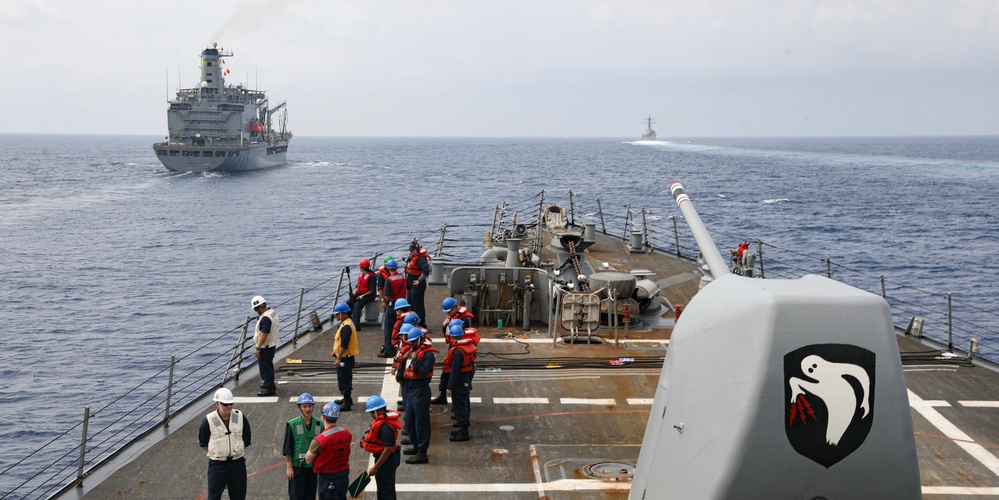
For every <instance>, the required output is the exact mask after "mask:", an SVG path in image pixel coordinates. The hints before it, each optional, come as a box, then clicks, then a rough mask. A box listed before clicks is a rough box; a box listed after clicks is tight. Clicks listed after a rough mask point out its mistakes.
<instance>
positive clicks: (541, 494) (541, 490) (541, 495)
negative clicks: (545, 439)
mask: <svg viewBox="0 0 999 500" xmlns="http://www.w3.org/2000/svg"><path fill="white" fill-rule="evenodd" d="M538 462H539V459H538V450H537V448H535V447H534V445H533V444H532V445H531V467H532V468H533V469H534V488H535V489H536V490H537V491H538V499H539V500H545V486H544V483H543V482H542V481H541V465H540V464H539V463H538Z"/></svg>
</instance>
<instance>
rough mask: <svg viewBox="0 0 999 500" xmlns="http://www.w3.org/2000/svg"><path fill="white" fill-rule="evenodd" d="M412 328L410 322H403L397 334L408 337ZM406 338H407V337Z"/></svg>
mask: <svg viewBox="0 0 999 500" xmlns="http://www.w3.org/2000/svg"><path fill="white" fill-rule="evenodd" d="M412 329H413V325H412V324H411V323H403V324H402V326H400V327H399V335H402V336H403V337H409V332H410V330H412ZM406 340H409V339H408V338H407V339H406Z"/></svg>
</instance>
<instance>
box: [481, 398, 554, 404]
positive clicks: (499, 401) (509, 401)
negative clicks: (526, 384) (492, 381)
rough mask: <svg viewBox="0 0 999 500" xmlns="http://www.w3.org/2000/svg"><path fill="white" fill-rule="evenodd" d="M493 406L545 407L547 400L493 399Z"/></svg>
mask: <svg viewBox="0 0 999 500" xmlns="http://www.w3.org/2000/svg"><path fill="white" fill-rule="evenodd" d="M493 404H498V405H517V404H525V405H546V404H548V398H493Z"/></svg>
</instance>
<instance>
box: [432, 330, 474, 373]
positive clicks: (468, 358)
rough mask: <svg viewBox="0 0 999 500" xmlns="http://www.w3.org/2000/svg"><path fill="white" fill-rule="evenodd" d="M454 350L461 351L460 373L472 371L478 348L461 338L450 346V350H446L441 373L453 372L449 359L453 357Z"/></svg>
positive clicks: (468, 340)
mask: <svg viewBox="0 0 999 500" xmlns="http://www.w3.org/2000/svg"><path fill="white" fill-rule="evenodd" d="M455 349H461V373H468V372H470V371H472V370H474V369H475V358H476V353H477V351H478V348H477V347H476V346H475V344H474V343H472V341H471V340H470V339H464V338H463V339H461V340H458V341H456V342H455V343H454V344H451V349H448V351H447V356H445V357H444V367H443V368H441V371H443V372H444V373H451V371H452V370H453V369H452V367H451V358H452V356H454V350H455Z"/></svg>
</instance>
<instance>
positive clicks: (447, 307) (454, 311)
mask: <svg viewBox="0 0 999 500" xmlns="http://www.w3.org/2000/svg"><path fill="white" fill-rule="evenodd" d="M441 308H442V309H443V310H444V315H445V317H444V323H443V325H442V326H441V329H442V330H443V332H444V341H445V342H447V345H449V346H450V345H451V342H452V339H451V335H449V334H448V327H449V326H450V325H451V324H452V322H453V321H457V322H458V323H460V324H461V325H462V326H463V327H469V326H472V325H471V320H472V318H474V317H475V316H473V315H472V313H470V312H468V308H467V307H465V306H459V305H458V301H457V300H455V299H454V297H448V298H446V299H444V302H441ZM475 337H476V338H475V343H476V344H478V343H479V339H478V334H476V336H475ZM450 376H451V370H450V369H442V370H441V379H440V382H438V384H437V390H438V391H440V394H438V395H437V397H436V398H434V399H431V400H430V404H432V405H446V404H447V393H446V391H447V385H448V377H450Z"/></svg>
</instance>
